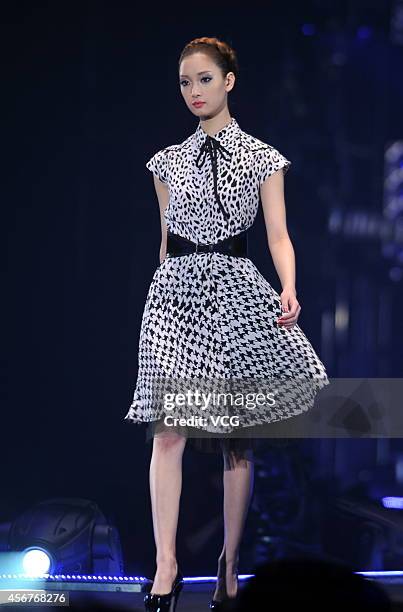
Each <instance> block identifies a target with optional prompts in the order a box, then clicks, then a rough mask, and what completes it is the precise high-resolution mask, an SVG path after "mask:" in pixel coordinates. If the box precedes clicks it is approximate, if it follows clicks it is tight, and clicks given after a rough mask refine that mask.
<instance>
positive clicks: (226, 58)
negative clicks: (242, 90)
mask: <svg viewBox="0 0 403 612" xmlns="http://www.w3.org/2000/svg"><path fill="white" fill-rule="evenodd" d="M193 53H205V54H206V55H208V56H209V57H210V58H211V59H212V60H213V62H214V63H215V64H217V66H218V67H219V68H220V70H221V72H222V75H223V77H224V78H225V77H226V76H227V74H228V72H233V73H234V75H235V78H238V73H239V66H238V59H237V56H236V53H235V51H234V49H233V48H232V47H230V45H229V44H228V43H226V42H224V41H223V40H219V39H218V38H215V37H208V36H203V37H202V38H194V39H193V40H191V41H190V42H189V43H187V45H186V46H185V47H184V49H183V51H182V53H181V54H180V57H179V62H178V65H179V67H180V65H181V62H182V60H183V59H184V58H185V57H188V56H189V55H193Z"/></svg>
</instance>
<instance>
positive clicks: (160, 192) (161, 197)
mask: <svg viewBox="0 0 403 612" xmlns="http://www.w3.org/2000/svg"><path fill="white" fill-rule="evenodd" d="M153 177H154V187H155V192H156V194H157V198H158V203H159V207H160V219H161V247H160V263H162V262H163V261H164V259H165V257H166V252H167V226H166V222H165V217H164V211H165V210H166V208H167V207H168V201H169V188H168V185H167V183H163V182H162V181H160V179H159V178H158V177H157V176H156V175H155V174H153Z"/></svg>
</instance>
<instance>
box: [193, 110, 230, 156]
mask: <svg viewBox="0 0 403 612" xmlns="http://www.w3.org/2000/svg"><path fill="white" fill-rule="evenodd" d="M239 132H240V127H239V125H238V122H237V120H236V119H235V117H231V121H230V122H229V123H227V125H224V127H222V128H221V130H219V131H218V132H216V133H215V134H213V135H212V136H210V135H209V134H207V132H205V131H204V130H203V128H202V122H201V120H200V121H199V124H198V126H197V129H196V131H195V133H194V136H195V142H196V146H197V147H198V148H200V147H201V146H202V145H203V144H204V142H205V141H206V138H207V136H210V138H213V139H214V140H217V141H218V142H220V143H221V144H222V145H223V146H224V147H225V148H227V149H229V150H230V151H232V150H233V148H234V146H235V144H236V142H237V140H238V138H239Z"/></svg>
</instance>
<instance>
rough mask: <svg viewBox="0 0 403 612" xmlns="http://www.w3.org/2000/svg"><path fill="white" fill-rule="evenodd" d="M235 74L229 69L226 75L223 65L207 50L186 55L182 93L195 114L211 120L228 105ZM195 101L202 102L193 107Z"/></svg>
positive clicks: (180, 72) (182, 70) (180, 81)
mask: <svg viewBox="0 0 403 612" xmlns="http://www.w3.org/2000/svg"><path fill="white" fill-rule="evenodd" d="M234 82H235V75H234V73H233V72H228V74H227V76H226V77H225V78H223V75H222V72H221V70H220V68H219V67H218V66H217V64H215V63H214V62H213V60H212V59H211V58H210V57H209V56H208V55H206V54H205V53H199V52H198V53H193V54H192V55H189V56H188V57H185V58H184V59H183V60H182V62H181V64H180V69H179V85H180V88H181V92H182V96H183V98H184V100H185V102H186V104H187V106H188V108H189V109H190V110H191V111H192V113H193V114H194V115H196V116H197V117H202V118H205V119H208V118H210V117H214V116H215V115H216V114H217V113H218V112H219V111H221V110H222V109H223V108H225V107H226V105H227V93H228V92H229V91H231V89H232V88H233V86H234ZM194 102H203V104H200V106H194V104H193V103H194Z"/></svg>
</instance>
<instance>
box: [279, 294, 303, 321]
mask: <svg viewBox="0 0 403 612" xmlns="http://www.w3.org/2000/svg"><path fill="white" fill-rule="evenodd" d="M280 297H281V305H282V310H283V314H282V316H281V317H280V318H279V319H277V323H278V324H279V325H281V327H285V328H287V329H290V328H291V327H294V325H295V324H296V322H297V320H298V317H299V313H300V312H301V306H300V305H299V302H298V300H297V297H296V292H295V289H291V288H287V287H285V288H284V289H283V291H282V292H281V293H280Z"/></svg>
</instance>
